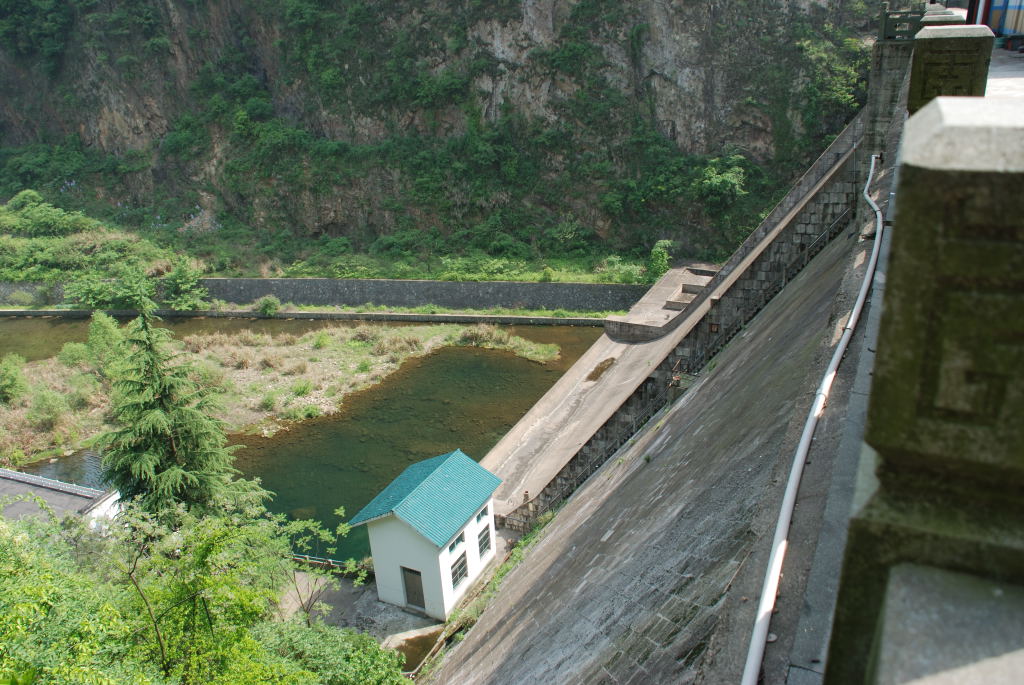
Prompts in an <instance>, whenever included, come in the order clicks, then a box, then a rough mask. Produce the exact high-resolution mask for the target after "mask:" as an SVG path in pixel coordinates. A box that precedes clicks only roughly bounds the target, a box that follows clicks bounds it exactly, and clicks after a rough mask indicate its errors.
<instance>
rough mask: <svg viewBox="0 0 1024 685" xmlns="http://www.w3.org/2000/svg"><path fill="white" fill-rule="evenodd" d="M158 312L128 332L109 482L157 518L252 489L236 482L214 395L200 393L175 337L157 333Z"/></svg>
mask: <svg viewBox="0 0 1024 685" xmlns="http://www.w3.org/2000/svg"><path fill="white" fill-rule="evenodd" d="M152 307H153V303H152V302H147V301H145V300H143V301H142V302H141V303H140V309H141V313H140V315H139V317H138V318H136V319H135V320H134V321H133V322H132V323H130V324H129V325H128V329H127V332H126V337H125V345H124V347H125V358H124V368H123V369H122V370H121V372H120V374H121V375H120V376H119V377H118V378H117V379H116V380H115V381H114V388H115V390H116V391H117V392H118V397H117V398H116V399H115V404H114V407H113V415H114V419H115V420H116V421H117V423H118V424H120V426H121V427H120V428H118V429H116V430H114V431H112V432H110V433H107V434H106V435H105V436H104V438H103V443H104V444H105V445H106V451H105V452H104V455H103V474H104V478H105V480H106V481H107V482H108V483H110V484H111V485H112V486H114V487H116V488H117V489H118V491H119V492H120V493H121V496H122V497H123V498H125V499H127V500H130V499H133V498H138V499H139V501H140V503H141V506H142V507H143V508H144V509H145V510H147V511H150V512H154V513H156V512H160V511H162V510H164V509H166V508H169V507H172V506H173V505H175V504H178V503H183V504H185V505H188V506H197V507H201V508H208V507H211V506H213V505H214V503H215V501H217V500H218V499H221V498H224V497H229V496H236V495H241V494H242V492H243V491H244V490H245V489H246V487H247V485H246V484H244V483H242V482H233V481H232V477H233V476H234V475H235V474H236V473H237V471H236V470H235V469H234V468H232V466H231V461H232V456H231V453H232V451H233V449H232V448H229V447H227V446H226V442H227V440H226V438H225V436H224V428H223V425H222V424H221V422H220V421H218V420H216V419H214V418H212V417H211V416H210V412H211V411H212V410H213V409H214V408H215V406H216V405H215V403H214V400H213V395H212V392H211V390H210V389H209V388H203V387H199V386H198V385H197V384H196V382H195V381H194V380H193V375H194V369H193V368H192V366H190V365H189V364H187V363H184V362H180V361H178V359H177V355H176V354H175V353H173V352H172V351H171V350H170V349H169V346H168V342H169V340H170V337H171V334H170V332H169V331H167V330H166V329H162V328H157V327H156V326H155V325H154V324H155V321H156V320H157V319H156V317H154V316H153V314H152Z"/></svg>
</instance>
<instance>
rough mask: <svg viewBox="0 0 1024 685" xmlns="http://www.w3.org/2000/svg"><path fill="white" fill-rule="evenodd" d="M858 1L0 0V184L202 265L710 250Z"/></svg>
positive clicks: (385, 271)
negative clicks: (665, 242) (659, 246)
mask: <svg viewBox="0 0 1024 685" xmlns="http://www.w3.org/2000/svg"><path fill="white" fill-rule="evenodd" d="M866 16H867V11H866V10H865V7H864V4H863V3H859V2H854V3H838V2H826V3H813V2H812V3H809V4H808V5H806V6H804V5H801V4H799V3H788V2H782V1H781V0H734V1H733V2H728V3H726V2H720V0H695V1H694V2H686V3H661V2H654V0H624V1H622V0H577V1H575V2H573V1H569V0H522V1H520V0H460V1H459V2H438V1H436V0H429V1H427V2H423V1H419V2H412V1H411V0H391V1H389V2H383V1H381V0H353V1H350V2H345V3H337V2H327V1H326V0H249V1H244V0H211V1H210V2H198V1H196V0H120V1H116V2H115V1H114V0H63V1H58V0H33V2H26V3H3V4H2V5H0V45H2V46H3V48H2V51H0V146H2V147H0V200H9V199H10V198H13V197H14V196H16V195H17V194H18V193H19V192H22V191H24V190H26V189H33V190H35V191H37V192H38V193H39V194H40V195H41V197H42V198H43V199H44V200H45V201H46V202H48V203H50V204H52V205H54V206H55V207H60V208H62V209H65V210H69V211H82V212H85V213H86V214H88V215H89V216H94V217H98V218H101V219H103V220H104V221H107V222H113V223H114V224H115V225H117V226H120V227H123V228H124V229H126V230H128V231H131V232H132V233H133V234H135V235H137V236H140V237H142V238H144V239H145V240H146V241H147V244H150V243H151V244H152V245H154V246H157V248H159V249H165V250H170V251H173V252H176V253H185V254H190V255H192V256H194V257H197V258H200V259H201V260H202V263H203V270H204V271H207V272H210V273H217V274H222V275H236V274H237V275H241V274H254V273H262V274H265V275H280V274H284V275H295V276H303V275H329V276H364V277H365V276H397V277H402V276H428V277H439V276H442V275H444V274H447V275H448V276H449V277H458V276H459V275H463V276H467V277H487V278H509V277H512V278H514V277H516V276H517V274H521V273H523V272H524V271H528V270H531V269H533V270H538V268H539V267H538V265H548V266H550V267H551V268H552V270H553V271H555V272H558V271H561V270H573V269H575V270H585V271H594V270H595V269H598V270H600V269H604V270H605V271H606V272H608V271H611V272H614V273H615V276H614V277H613V278H615V279H617V280H626V281H628V280H635V279H636V278H637V277H638V274H637V269H636V268H633V269H632V270H631V269H622V268H621V266H622V264H623V263H626V264H630V263H631V261H630V260H635V261H634V262H633V263H636V264H639V260H640V258H642V257H644V256H646V254H647V252H648V251H649V250H650V249H651V246H652V245H654V244H655V243H656V241H658V240H662V239H669V240H672V241H673V242H674V245H675V249H674V255H675V256H677V257H679V256H689V257H701V258H711V259H715V258H721V257H724V256H725V255H727V254H728V253H729V252H730V251H731V250H732V248H733V247H735V245H736V244H737V243H738V242H739V241H740V240H742V238H743V237H744V236H745V235H746V233H747V232H748V231H749V230H750V229H751V228H752V227H753V226H754V225H756V223H757V221H758V219H759V218H760V216H761V215H762V214H763V213H764V211H766V209H767V208H769V206H770V205H771V203H772V202H773V201H774V200H776V199H777V198H778V196H779V195H780V193H781V191H782V190H783V189H784V188H785V185H786V184H787V182H788V181H790V180H791V179H792V177H793V176H794V175H795V174H796V173H798V172H799V170H800V169H801V167H802V165H804V164H806V163H807V161H808V160H809V159H810V158H811V157H813V156H814V155H816V154H817V153H818V152H820V150H821V149H823V147H824V146H825V145H826V144H827V142H828V140H829V139H830V136H832V135H834V134H835V133H836V132H837V131H838V130H839V129H840V128H841V126H842V125H843V124H844V123H845V122H846V121H847V120H848V119H849V118H850V117H851V116H852V114H853V113H854V112H855V111H856V109H857V108H858V106H859V104H860V102H861V100H862V97H863V82H864V73H863V72H864V68H865V54H866V52H865V44H864V41H863V40H861V39H860V38H859V37H858V36H859V34H860V32H861V30H862V29H863V27H864V25H865V21H866ZM609 257H612V258H613V259H618V260H619V261H618V262H615V261H613V262H612V263H611V264H610V265H609V263H608V261H607V260H608V258H609ZM623 260H624V262H623Z"/></svg>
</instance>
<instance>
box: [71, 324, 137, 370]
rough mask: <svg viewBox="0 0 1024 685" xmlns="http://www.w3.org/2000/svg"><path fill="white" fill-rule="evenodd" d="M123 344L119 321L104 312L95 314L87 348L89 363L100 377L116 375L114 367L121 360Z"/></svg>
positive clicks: (90, 327) (90, 325)
mask: <svg viewBox="0 0 1024 685" xmlns="http://www.w3.org/2000/svg"><path fill="white" fill-rule="evenodd" d="M123 343H124V333H122V332H121V327H120V325H118V323H117V320H116V319H115V318H113V317H112V316H108V315H107V314H104V313H103V312H93V314H92V320H91V321H89V338H88V340H87V341H86V343H85V347H86V352H87V354H88V358H89V361H90V362H91V363H92V365H93V368H94V369H95V370H96V372H97V373H98V374H99V375H101V376H106V377H108V378H109V377H112V376H114V375H116V370H115V369H114V365H115V364H116V363H118V362H119V361H120V360H121V346H122V345H123ZM69 344H70V343H69ZM65 347H67V345H65Z"/></svg>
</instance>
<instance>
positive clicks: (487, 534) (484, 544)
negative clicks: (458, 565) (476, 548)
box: [478, 526, 491, 559]
mask: <svg viewBox="0 0 1024 685" xmlns="http://www.w3.org/2000/svg"><path fill="white" fill-rule="evenodd" d="M478 540H479V542H480V558H481V559H483V558H484V555H486V554H487V553H488V552H489V551H490V550H491V527H490V526H486V527H485V528H484V529H483V530H481V531H480V536H479V537H478Z"/></svg>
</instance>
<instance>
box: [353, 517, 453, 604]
mask: <svg viewBox="0 0 1024 685" xmlns="http://www.w3.org/2000/svg"><path fill="white" fill-rule="evenodd" d="M367 527H368V528H369V534H370V554H372V555H373V573H374V576H375V577H376V582H377V596H378V597H379V598H380V600H381V601H382V602H388V603H390V604H397V605H398V606H401V607H404V606H405V586H404V585H403V584H402V567H403V566H404V567H406V568H408V569H412V570H414V571H419V572H420V574H421V578H422V580H423V603H424V604H425V605H426V607H424V608H425V610H426V613H427V614H428V615H429V616H433V617H434V618H438V619H440V620H442V621H443V620H444V619H445V618H446V614H445V606H444V597H443V594H442V591H441V588H442V587H443V586H444V585H445V584H447V583H450V582H451V579H450V578H449V577H448V571H447V569H446V570H445V571H444V573H442V570H441V566H440V565H439V564H438V560H437V547H435V546H434V544H433V543H432V542H430V541H429V540H427V539H426V538H425V537H423V536H422V535H420V534H419V533H418V532H417V531H416V530H415V529H414V528H413V527H412V526H410V525H409V524H407V523H405V522H404V521H402V520H401V519H399V518H397V517H395V516H388V517H386V518H383V519H378V520H376V521H371V522H370V523H368V524H367ZM446 551H447V550H446Z"/></svg>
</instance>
